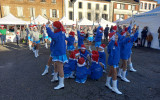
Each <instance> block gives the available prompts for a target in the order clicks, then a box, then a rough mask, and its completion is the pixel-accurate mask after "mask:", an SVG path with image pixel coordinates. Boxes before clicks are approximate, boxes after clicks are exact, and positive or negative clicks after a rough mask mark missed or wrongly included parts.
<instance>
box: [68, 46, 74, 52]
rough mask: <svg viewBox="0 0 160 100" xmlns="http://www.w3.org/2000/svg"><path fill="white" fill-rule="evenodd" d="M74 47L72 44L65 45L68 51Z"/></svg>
mask: <svg viewBox="0 0 160 100" xmlns="http://www.w3.org/2000/svg"><path fill="white" fill-rule="evenodd" d="M74 49H75V48H74V46H73V45H71V46H67V50H68V51H73V50H74Z"/></svg>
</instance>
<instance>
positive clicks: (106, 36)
mask: <svg viewBox="0 0 160 100" xmlns="http://www.w3.org/2000/svg"><path fill="white" fill-rule="evenodd" d="M108 31H109V27H108V24H107V25H106V28H105V30H104V36H105V38H106V41H107V42H108Z"/></svg>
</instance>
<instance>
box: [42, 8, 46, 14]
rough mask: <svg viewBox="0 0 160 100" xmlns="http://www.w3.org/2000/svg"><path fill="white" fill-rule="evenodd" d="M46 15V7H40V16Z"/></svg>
mask: <svg viewBox="0 0 160 100" xmlns="http://www.w3.org/2000/svg"><path fill="white" fill-rule="evenodd" d="M45 15H46V9H44V8H42V16H45Z"/></svg>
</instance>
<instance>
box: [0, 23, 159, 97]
mask: <svg viewBox="0 0 160 100" xmlns="http://www.w3.org/2000/svg"><path fill="white" fill-rule="evenodd" d="M85 29H86V28H85ZM85 29H84V28H83V27H80V28H78V27H77V25H73V26H72V29H71V30H70V31H69V32H66V29H65V28H64V26H63V25H62V24H61V22H59V21H55V22H53V23H50V22H48V23H46V24H44V25H42V26H40V25H33V24H30V25H29V26H28V27H26V28H24V27H22V29H21V32H20V40H21V41H25V40H27V42H28V46H29V50H32V51H33V52H34V56H35V57H36V58H37V57H38V56H39V54H38V52H39V46H40V45H39V44H40V40H42V42H43V43H45V48H48V44H47V43H48V42H49V43H50V55H49V59H48V63H47V64H46V66H45V69H44V72H43V73H42V76H44V75H46V74H47V73H48V72H49V71H48V70H49V68H50V66H51V64H53V65H54V71H53V73H52V75H53V78H52V80H51V82H55V81H59V84H58V85H57V86H56V87H54V89H62V88H64V87H65V86H64V79H65V78H66V79H67V78H75V82H77V83H85V82H86V80H87V78H90V79H92V80H99V79H100V78H101V77H102V76H103V73H104V72H106V70H108V69H107V65H109V70H108V75H107V78H106V82H105V86H106V87H108V88H109V89H111V90H112V91H113V92H115V93H117V94H122V92H120V91H119V89H118V86H117V76H118V77H119V78H121V80H123V81H124V82H127V83H129V82H130V80H129V79H127V74H126V73H127V66H129V69H130V71H132V72H136V70H135V69H134V68H133V64H132V61H131V55H132V47H133V44H134V43H135V44H136V42H137V41H138V43H137V44H139V39H138V34H139V26H136V25H132V22H131V23H130V25H129V26H128V27H127V26H123V28H121V26H119V25H117V26H116V25H115V26H111V28H109V27H108V25H107V26H106V28H105V29H103V27H102V26H100V25H99V26H98V27H88V28H87V29H86V30H85ZM0 33H1V41H2V44H3V41H4V43H5V38H6V29H4V26H3V25H1V29H0ZM66 33H68V34H69V35H68V36H67V35H66ZM141 33H142V38H141V44H142V46H144V44H145V40H146V39H147V41H148V47H150V45H151V41H152V39H153V37H152V35H151V33H149V34H148V35H147V33H148V29H147V27H145V28H144V29H143V31H142V32H141ZM158 33H159V40H160V28H159V30H158ZM103 34H104V36H105V39H106V42H107V43H106V44H108V45H107V46H106V44H103V43H102V42H101V41H102V36H103ZM108 37H109V38H108ZM86 38H87V41H88V48H86V46H85V44H84V41H85V39H86ZM93 43H94V44H95V45H94V46H95V48H96V50H93V48H94V47H93V45H92V44H93ZM17 44H18V33H17ZM106 48H107V49H106ZM105 51H106V52H107V53H108V55H109V56H108V61H106V60H107V58H106V53H105ZM67 53H68V56H67ZM120 59H121V63H122V64H121V65H120ZM106 62H107V64H106ZM117 69H118V72H117ZM128 74H129V73H128ZM111 81H112V82H111ZM111 83H112V85H111Z"/></svg>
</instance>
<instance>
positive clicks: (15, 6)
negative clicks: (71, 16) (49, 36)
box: [0, 0, 64, 21]
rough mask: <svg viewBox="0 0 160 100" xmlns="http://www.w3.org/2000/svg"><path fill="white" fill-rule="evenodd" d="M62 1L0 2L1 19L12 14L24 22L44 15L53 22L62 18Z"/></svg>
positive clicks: (0, 0) (12, 0) (27, 0)
mask: <svg viewBox="0 0 160 100" xmlns="http://www.w3.org/2000/svg"><path fill="white" fill-rule="evenodd" d="M63 1H64V0H0V4H1V5H0V7H1V11H0V13H1V15H2V17H4V16H6V15H8V14H9V13H12V14H13V15H14V16H16V17H18V18H20V19H22V20H25V21H30V20H31V19H34V18H36V17H37V16H38V15H42V16H44V14H46V15H47V16H48V17H50V19H51V20H53V21H54V20H59V19H60V18H62V16H64V2H63ZM1 15H0V17H1ZM44 17H45V16H44Z"/></svg>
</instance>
